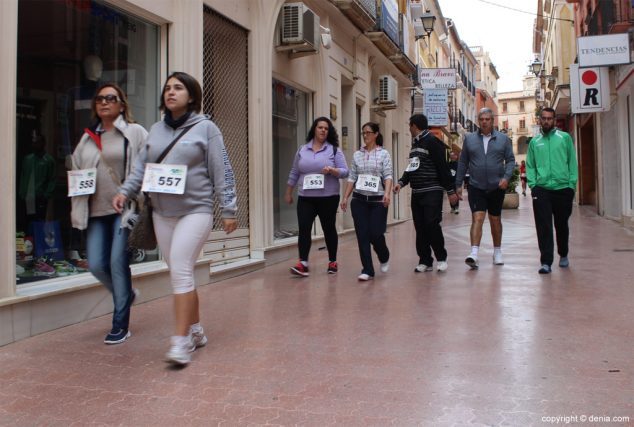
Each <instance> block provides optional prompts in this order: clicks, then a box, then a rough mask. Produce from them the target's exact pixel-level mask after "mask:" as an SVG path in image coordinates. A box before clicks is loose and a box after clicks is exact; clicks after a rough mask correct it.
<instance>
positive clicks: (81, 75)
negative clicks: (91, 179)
mask: <svg viewBox="0 0 634 427" xmlns="http://www.w3.org/2000/svg"><path fill="white" fill-rule="evenodd" d="M158 48H159V27H158V26H156V25H153V24H150V23H148V22H145V21H143V20H141V19H139V18H135V17H133V16H132V15H129V14H127V13H125V12H123V11H121V10H119V9H115V8H112V7H111V6H107V5H106V3H103V2H101V1H96V0H91V1H85V0H20V2H18V58H17V117H16V128H17V130H16V174H17V175H16V181H17V190H18V191H17V194H18V197H17V200H16V232H17V236H16V243H17V254H16V261H17V265H16V270H17V276H18V277H17V284H18V285H19V284H23V283H28V282H33V281H36V280H41V279H49V278H53V277H62V276H64V277H65V276H69V275H74V274H79V273H82V272H86V271H87V270H86V267H87V263H86V253H85V250H86V248H85V240H86V239H85V232H79V231H78V230H76V229H73V228H72V227H71V223H70V199H69V198H68V197H67V193H68V189H67V176H66V172H67V170H68V169H69V168H70V155H71V153H72V152H73V150H74V149H75V147H76V145H77V143H78V142H79V139H80V137H81V135H82V133H83V129H84V128H86V127H88V126H90V125H91V124H92V122H93V119H92V117H91V99H92V97H93V95H94V92H95V90H96V88H97V87H98V86H100V85H101V84H103V83H106V82H114V83H117V84H118V85H119V86H120V87H122V88H123V90H124V91H125V92H127V95H128V98H129V99H128V101H129V105H130V109H131V111H132V114H133V117H134V118H135V119H136V121H137V122H138V123H140V124H141V125H142V126H144V127H145V128H146V129H149V127H150V125H151V124H152V123H154V122H155V121H157V120H158V119H159V112H158V109H157V107H158V99H159V91H158V87H159V81H158V76H159V65H158V52H159V50H158ZM131 257H132V261H133V262H141V261H147V260H153V259H157V258H158V253H157V252H156V251H151V252H149V253H145V252H143V251H134V252H133V253H131Z"/></svg>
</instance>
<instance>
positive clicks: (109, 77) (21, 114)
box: [0, 0, 416, 345]
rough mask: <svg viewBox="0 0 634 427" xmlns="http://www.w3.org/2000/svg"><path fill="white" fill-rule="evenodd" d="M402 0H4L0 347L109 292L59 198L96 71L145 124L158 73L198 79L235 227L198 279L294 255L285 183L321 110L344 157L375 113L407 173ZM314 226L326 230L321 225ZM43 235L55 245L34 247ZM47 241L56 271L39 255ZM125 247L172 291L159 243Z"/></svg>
mask: <svg viewBox="0 0 634 427" xmlns="http://www.w3.org/2000/svg"><path fill="white" fill-rule="evenodd" d="M408 6H409V5H408V2H398V1H397V0H382V1H379V2H375V1H373V0H372V1H368V0H358V1H357V0H355V1H318V0H306V1H304V2H303V3H301V2H295V3H290V4H285V2H284V1H283V0H236V1H232V2H227V1H223V0H205V1H202V0H164V1H154V0H126V1H124V0H120V1H115V0H113V1H107V2H106V1H101V0H53V1H48V0H9V1H3V2H0V15H1V16H0V21H1V22H2V25H3V28H4V34H5V35H6V37H4V38H3V39H2V41H0V49H1V51H2V54H3V55H4V56H3V57H4V58H6V61H5V62H3V65H4V66H3V67H2V68H1V69H0V81H1V82H2V83H3V84H4V85H5V87H6V88H8V96H6V97H4V98H3V101H2V102H1V103H0V125H1V128H2V133H3V137H4V138H3V141H6V142H5V143H3V144H2V145H1V146H0V154H1V155H2V156H3V157H4V158H6V159H10V161H9V162H7V167H5V168H3V170H2V172H1V174H2V182H5V183H7V184H6V188H7V189H8V194H7V197H5V198H3V200H2V202H1V203H0V209H1V210H2V215H0V217H1V219H0V221H1V225H2V229H1V230H0V241H1V242H2V244H3V245H4V247H5V248H9V249H8V250H6V251H5V252H4V253H3V256H2V258H1V259H0V271H1V272H2V275H3V277H2V278H3V280H2V285H0V319H2V322H0V324H1V325H2V326H1V327H0V345H1V344H4V343H8V342H12V341H15V340H18V339H21V338H24V337H28V336H31V335H34V334H38V333H41V332H44V331H47V330H51V329H54V328H58V327H61V326H64V325H68V324H72V323H76V322H79V321H83V320H85V319H89V318H93V317H96V316H100V315H103V314H105V313H108V312H109V311H110V310H111V309H112V308H111V302H110V296H109V294H108V293H107V292H106V291H105V290H104V289H103V288H102V286H101V285H100V284H99V283H98V282H97V281H96V280H95V279H94V277H93V276H92V275H90V274H89V273H87V272H86V269H85V267H86V265H85V261H84V260H85V236H84V235H83V234H82V233H81V232H78V231H77V230H74V229H72V228H71V227H70V221H69V215H68V214H69V201H68V198H67V197H66V171H67V169H68V166H69V165H68V160H69V155H70V153H72V150H73V149H74V147H75V145H76V144H77V141H78V137H79V136H80V135H81V132H82V129H83V128H84V127H86V126H87V125H88V124H90V120H91V118H90V99H91V97H92V95H93V93H94V90H95V88H96V87H97V86H98V85H99V84H100V83H104V82H109V81H115V82H117V83H119V84H120V85H121V86H122V87H123V88H124V90H126V91H127V93H128V96H129V100H130V105H131V108H132V111H133V114H134V116H135V118H136V120H137V121H138V122H139V123H140V124H141V125H143V126H144V127H146V128H149V127H150V126H151V125H152V124H153V123H154V122H156V121H158V120H160V113H159V111H158V108H157V107H158V104H159V98H160V92H161V85H162V83H163V80H164V79H165V77H166V76H167V75H168V74H169V73H170V72H172V71H175V70H182V71H185V72H188V73H190V74H192V75H194V76H195V77H196V78H197V79H198V80H199V81H200V82H201V83H202V85H203V92H204V107H203V108H204V112H205V113H206V114H209V115H210V116H211V117H212V119H213V120H214V121H215V122H216V123H217V124H218V126H219V127H220V129H221V130H222V132H223V134H224V137H225V143H226V145H227V149H228V152H229V156H230V158H231V161H232V164H233V166H234V169H235V172H236V182H237V187H238V188H237V190H238V191H237V192H238V200H239V202H238V204H239V211H238V222H239V228H238V230H237V231H236V232H235V233H232V234H231V235H229V236H226V235H224V233H223V232H222V231H221V229H220V224H219V223H216V224H215V225H214V229H213V230H211V232H210V234H209V240H208V242H207V244H206V245H205V247H204V249H203V251H202V253H201V255H200V259H199V261H198V263H197V267H196V279H197V282H198V283H201V284H205V283H210V282H212V281H215V280H220V279H222V278H223V277H228V276H229V275H235V274H240V273H243V272H245V271H250V270H253V269H257V268H261V267H262V266H264V265H265V264H266V263H274V262H279V261H282V260H287V259H289V258H295V257H296V241H297V239H296V237H295V236H296V234H297V224H296V216H295V208H294V206H288V205H286V204H284V203H283V197H282V196H283V189H284V188H285V186H286V178H287V176H288V172H289V170H290V167H291V162H292V159H293V155H294V153H295V152H296V150H297V148H298V147H299V146H300V145H301V144H303V143H304V142H305V138H306V134H307V131H308V129H309V127H310V125H311V123H312V120H313V119H314V118H315V117H318V116H328V117H329V118H330V119H331V120H332V121H333V123H334V124H335V126H336V128H337V130H338V133H339V135H340V141H341V149H342V151H343V152H344V153H345V155H346V157H347V159H350V158H351V157H352V153H353V152H354V151H355V150H356V149H357V148H358V147H359V146H360V144H361V134H360V127H361V125H362V124H363V123H365V122H366V121H370V120H372V121H376V122H378V123H379V124H380V126H381V131H382V133H383V135H384V138H385V147H386V148H387V149H388V150H390V152H391V153H392V156H393V161H394V168H395V175H399V174H400V173H401V172H402V170H403V169H404V165H405V159H406V157H407V153H408V146H409V140H410V135H409V128H408V119H409V116H410V115H411V111H412V109H411V87H412V75H413V74H414V73H415V69H416V68H415V62H416V45H415V41H414V37H413V28H412V26H413V23H412V22H411V19H410V17H409V16H410V15H409V10H408ZM285 13H286V14H293V13H294V14H297V15H296V16H298V17H299V18H300V19H303V24H305V25H304V29H303V32H302V34H300V35H299V39H298V38H297V37H296V38H293V37H291V36H290V35H289V34H288V33H286V32H285V31H283V30H289V31H292V30H293V29H294V28H292V27H291V28H285V27H284V25H288V24H285V23H284V20H283V17H284V14H285ZM298 13H301V15H300V14H298ZM295 36H297V34H295ZM382 84H388V85H389V91H388V92H389V93H387V94H385V93H383V92H382V91H381V90H382V88H383V86H381V85H382ZM34 141H40V142H41V141H43V144H44V152H45V153H46V155H45V163H46V165H48V166H50V167H48V166H47V167H45V168H39V169H37V171H40V170H41V171H45V173H44V172H43V173H31V172H30V171H33V169H34V168H33V164H34V163H33V156H32V154H33V147H32V145H33V142H34ZM33 183H35V184H36V185H33ZM34 188H42V189H44V190H40V193H41V194H39V193H38V196H40V195H41V196H46V197H45V201H46V203H45V204H43V206H44V207H43V208H42V209H41V212H39V214H38V215H37V216H34V215H33V212H31V210H30V208H29V206H28V203H27V199H28V198H29V194H30V195H31V196H32V195H33V194H35V193H34V190H33V189H34ZM29 192H30V193H29ZM408 199H409V198H408V197H407V193H406V192H405V193H404V194H403V195H401V196H400V197H399V198H397V199H396V200H395V203H394V204H393V205H392V207H391V208H390V213H389V222H390V223H394V222H396V221H400V220H402V219H405V218H408V217H409V215H410V213H409V209H408V202H409V200H408ZM337 224H338V228H339V230H340V231H341V232H347V231H350V230H352V227H353V225H352V219H351V217H350V214H349V213H346V214H344V213H340V214H339V217H338V222H337ZM36 235H42V236H43V237H42V238H41V239H40V237H37V238H36ZM314 237H315V238H316V239H319V238H320V237H321V230H319V228H318V229H317V230H316V231H315V236H314ZM46 239H48V240H46ZM44 241H46V244H47V245H48V244H49V243H51V245H49V246H50V247H49V249H50V250H51V251H52V250H53V249H54V252H50V253H48V252H46V253H45V252H42V248H43V247H44V243H42V242H44ZM45 255H50V258H51V259H49V260H48V261H50V265H51V266H52V268H53V269H54V271H53V272H50V271H47V272H45V271H37V270H36V269H35V267H34V264H35V260H37V259H38V258H40V257H42V256H45ZM134 257H135V258H134V265H133V266H132V270H133V281H134V286H135V287H137V288H140V290H141V300H142V301H143V300H149V299H153V298H157V297H161V296H164V295H168V294H169V293H171V287H170V285H169V275H168V274H167V267H166V265H165V263H164V262H163V261H162V257H161V254H160V251H158V250H153V251H137V252H135V253H134ZM210 274H211V275H210Z"/></svg>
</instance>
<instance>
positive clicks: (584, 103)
mask: <svg viewBox="0 0 634 427" xmlns="http://www.w3.org/2000/svg"><path fill="white" fill-rule="evenodd" d="M570 89H571V93H570V97H571V101H572V112H573V113H592V112H597V111H608V110H609V109H610V81H609V72H608V68H607V67H592V68H579V66H578V65H577V64H571V65H570Z"/></svg>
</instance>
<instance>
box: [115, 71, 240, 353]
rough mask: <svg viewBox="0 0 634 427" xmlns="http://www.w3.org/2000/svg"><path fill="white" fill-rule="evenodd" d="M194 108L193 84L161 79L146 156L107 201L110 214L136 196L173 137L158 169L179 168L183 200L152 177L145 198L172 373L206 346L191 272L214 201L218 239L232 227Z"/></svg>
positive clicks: (213, 144) (220, 175)
mask: <svg viewBox="0 0 634 427" xmlns="http://www.w3.org/2000/svg"><path fill="white" fill-rule="evenodd" d="M201 104H202V90H201V88H200V84H199V83H198V82H197V81H196V79H194V78H193V77H192V76H190V75H189V74H186V73H182V72H175V73H173V74H171V75H170V76H169V77H168V78H167V81H166V83H165V85H164V86H163V93H162V96H161V106H160V108H161V110H162V111H163V112H164V113H165V117H164V119H163V120H162V121H160V122H158V123H155V124H154V125H153V126H152V128H151V129H150V134H149V135H148V140H147V149H146V150H143V152H142V153H141V154H140V155H139V158H138V160H137V162H136V164H135V167H134V171H133V172H132V175H131V176H130V177H129V178H128V179H127V180H126V182H125V183H124V184H123V185H122V186H121V187H120V188H119V194H117V195H116V196H115V197H114V199H113V201H112V204H113V206H114V207H115V208H116V209H118V210H120V209H122V208H123V206H124V204H125V202H126V200H127V199H128V198H130V197H133V196H134V194H136V193H137V192H138V191H139V190H140V189H141V186H142V184H143V179H144V174H145V171H146V164H150V163H155V162H156V161H157V159H158V157H159V156H160V155H161V153H163V152H164V151H165V150H166V148H167V147H168V146H169V145H170V144H171V143H172V141H174V140H175V139H176V138H179V137H180V138H179V139H178V141H177V142H176V143H175V144H174V146H173V147H172V148H171V149H170V150H169V152H167V155H166V156H165V157H164V159H163V161H162V162H161V163H162V164H163V165H169V167H168V168H167V169H170V170H178V169H180V170H183V167H186V168H187V170H186V173H185V175H184V176H185V180H184V190H183V193H182V194H170V193H167V192H162V191H163V189H162V188H158V187H157V186H159V185H163V184H164V185H166V186H169V185H170V184H166V183H171V184H173V183H175V182H176V180H172V179H171V178H170V179H169V180H168V179H167V178H165V179H163V180H162V181H163V184H160V182H161V181H160V177H159V178H157V179H158V180H157V181H156V182H155V183H154V185H155V186H154V189H153V190H151V191H152V192H150V197H151V200H152V207H153V208H154V212H153V219H154V231H155V233H156V238H157V241H158V244H159V247H160V249H161V253H162V254H163V257H164V258H165V261H166V262H167V265H168V266H169V268H170V279H171V282H172V287H173V293H174V310H175V318H176V331H175V335H174V336H172V338H171V346H170V349H169V351H168V352H167V354H166V360H167V361H168V362H170V363H174V364H179V365H186V364H188V363H189V362H190V361H191V353H192V352H193V351H194V350H195V349H196V348H197V347H202V346H204V345H205V344H206V343H207V337H206V336H205V334H204V332H203V328H202V327H201V325H200V318H199V309H198V293H197V292H196V288H195V282H194V264H195V262H196V260H197V259H198V255H199V254H200V251H201V250H202V247H203V245H204V243H205V242H206V241H207V239H208V237H209V233H210V231H211V229H212V226H213V196H214V194H216V196H217V197H218V200H219V204H220V208H221V216H222V220H223V227H224V230H225V232H226V233H231V232H232V231H234V230H235V229H236V227H237V220H236V194H235V180H234V174H233V169H232V168H231V163H230V162H229V158H228V156H227V151H226V149H225V146H224V142H223V138H222V134H221V133H220V130H219V129H218V127H217V126H216V125H215V124H214V123H213V122H212V121H211V120H209V118H208V117H207V116H204V115H201V114H199V112H200V110H201ZM159 175H160V173H159ZM179 182H180V181H179ZM180 183H181V185H182V182H180ZM174 185H176V184H174ZM168 190H169V189H168Z"/></svg>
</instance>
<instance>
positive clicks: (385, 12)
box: [381, 0, 400, 46]
mask: <svg viewBox="0 0 634 427" xmlns="http://www.w3.org/2000/svg"><path fill="white" fill-rule="evenodd" d="M381 30H383V32H384V33H385V34H387V36H388V37H389V38H390V39H392V41H393V42H394V43H395V44H396V45H397V46H400V43H399V37H398V33H399V30H398V4H397V3H396V0H383V1H382V2H381Z"/></svg>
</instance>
